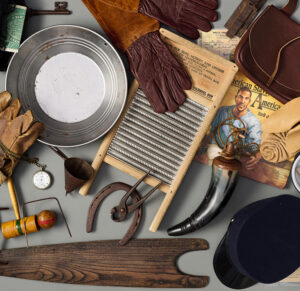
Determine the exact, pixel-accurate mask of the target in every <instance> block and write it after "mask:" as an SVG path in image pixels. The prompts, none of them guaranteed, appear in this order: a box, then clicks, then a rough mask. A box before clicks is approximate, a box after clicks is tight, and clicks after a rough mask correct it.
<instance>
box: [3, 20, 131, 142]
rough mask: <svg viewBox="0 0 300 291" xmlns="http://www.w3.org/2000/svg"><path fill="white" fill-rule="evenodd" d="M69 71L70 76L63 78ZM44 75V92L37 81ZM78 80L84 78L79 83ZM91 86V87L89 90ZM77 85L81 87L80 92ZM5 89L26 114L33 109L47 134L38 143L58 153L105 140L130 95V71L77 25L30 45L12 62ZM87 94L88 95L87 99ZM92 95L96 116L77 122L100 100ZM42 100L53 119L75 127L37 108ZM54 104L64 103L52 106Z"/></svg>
mask: <svg viewBox="0 0 300 291" xmlns="http://www.w3.org/2000/svg"><path fill="white" fill-rule="evenodd" d="M66 43H68V45H66ZM70 60H73V61H72V62H70ZM79 61H80V62H79ZM51 62H54V65H56V66H55V67H53V68H52V67H51V68H49V67H48V65H47V64H49V63H50V64H51ZM82 62H83V63H84V64H86V66H83V65H82ZM52 64H53V63H52ZM36 68H40V69H42V70H41V72H40V70H37V69H36ZM47 68H48V69H47ZM59 68H60V69H59ZM65 69H67V71H68V72H70V74H63V71H64V70H65ZM93 70H94V71H95V73H94V74H92V72H93ZM43 72H44V73H45V75H46V76H44V77H45V79H44V80H45V85H43V86H42V83H40V82H38V83H37V82H36V81H37V78H38V77H39V76H40V74H41V73H43ZM83 72H84V73H83ZM58 73H60V76H61V78H59V79H57V75H58ZM74 76H75V77H77V78H80V79H79V82H76V80H77V79H76V78H75V79H76V80H74V78H73V77H74ZM47 77H48V79H47ZM16 80H17V82H16ZM24 80H26V82H25V81H24ZM46 81H47V82H46ZM63 81H65V82H63ZM88 82H92V84H93V85H90V86H87V85H88V84H89V83H88ZM87 83H88V84H87ZM78 85H82V87H80V86H79V89H80V90H79V89H78ZM5 86H6V89H7V90H8V91H9V92H11V93H12V94H13V96H18V97H19V98H20V100H21V102H22V104H23V108H24V110H27V109H31V110H32V112H33V114H34V116H35V118H36V120H39V121H41V122H43V123H44V125H45V131H44V133H43V134H41V135H40V137H39V139H38V140H39V141H40V142H42V143H44V144H50V145H55V146H58V147H60V146H62V147H74V146H79V145H85V144H87V143H90V142H92V141H95V140H96V139H98V138H99V137H100V136H103V135H104V134H106V133H107V132H108V131H109V129H110V128H111V127H112V126H113V125H114V124H115V122H116V121H117V119H118V118H119V116H120V114H121V112H122V110H123V108H124V105H125V102H126V95H127V77H126V71H125V68H124V65H123V62H122V60H121V58H120V56H119V54H118V53H117V51H116V50H115V48H114V47H113V46H112V45H111V44H110V43H109V42H107V40H106V39H105V38H103V37H102V36H100V35H99V34H97V33H95V32H94V31H91V30H89V29H87V28H84V27H79V26H75V25H56V26H51V27H48V28H45V29H43V30H41V31H38V32H37V33H35V34H34V35H32V36H30V37H29V38H28V39H26V41H24V42H23V43H22V45H21V46H20V49H19V52H18V54H15V55H14V56H13V57H12V60H11V63H10V66H9V68H8V70H7V74H6V85H5ZM95 88H97V89H95ZM39 90H41V91H42V92H40V91H39ZM86 91H88V92H89V93H90V94H87V95H84V96H85V97H84V98H83V93H84V92H86ZM66 93H68V94H66ZM71 93H72V94H71ZM92 93H94V94H95V96H96V97H97V96H98V97H99V98H98V99H97V102H96V106H93V108H92V109H94V110H92V111H90V110H89V111H88V112H89V114H87V115H85V118H83V119H81V120H80V121H79V120H77V121H76V117H77V116H81V117H82V115H84V114H85V113H86V112H87V110H86V107H87V106H90V105H89V104H91V103H93V100H94V99H96V98H93V99H91V96H92V97H93V94H92ZM78 94H79V95H78ZM48 95H49V96H48ZM43 96H47V97H48V99H47V100H46V101H47V102H46V103H47V104H46V105H48V106H53V108H52V111H51V112H52V113H53V112H54V113H56V114H57V111H58V112H61V114H60V117H65V116H66V115H67V117H68V119H69V118H70V119H71V121H67V122H66V121H62V120H60V119H59V118H51V117H50V115H49V112H48V113H47V112H46V109H47V106H46V109H43V106H42V105H44V104H42V103H41V102H39V100H40V99H39V98H42V97H43ZM67 97H69V98H67ZM56 98H57V99H59V100H60V101H59V102H53V101H52V102H51V100H55V99H56ZM70 99H71V101H70ZM83 99H84V102H82V100H83ZM87 100H88V101H87ZM68 101H70V102H68ZM94 103H95V102H94ZM62 104H64V105H63V106H62ZM66 108H67V110H66ZM48 109H49V107H48ZM76 110H77V111H78V112H79V113H78V115H77V114H75V113H74V112H76Z"/></svg>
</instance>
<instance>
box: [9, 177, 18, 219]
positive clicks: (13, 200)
mask: <svg viewBox="0 0 300 291" xmlns="http://www.w3.org/2000/svg"><path fill="white" fill-rule="evenodd" d="M7 188H8V192H9V196H10V200H11V203H12V206H13V209H14V212H15V215H16V219H20V212H19V204H18V199H17V196H16V192H15V188H14V184H13V180H12V178H11V177H9V178H8V179H7Z"/></svg>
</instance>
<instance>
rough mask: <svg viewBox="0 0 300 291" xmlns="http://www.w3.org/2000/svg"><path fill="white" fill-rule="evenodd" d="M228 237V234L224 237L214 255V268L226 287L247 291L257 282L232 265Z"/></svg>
mask: <svg viewBox="0 0 300 291" xmlns="http://www.w3.org/2000/svg"><path fill="white" fill-rule="evenodd" d="M227 235H228V232H227V233H226V234H225V235H224V237H223V239H222V240H221V242H220V244H219V246H218V248H217V250H216V252H215V255H214V260H213V266H214V270H215V273H216V275H217V277H218V278H219V280H220V281H221V282H222V283H223V284H224V285H225V286H227V287H229V288H232V289H245V288H248V287H251V286H253V285H255V284H256V283H257V281H254V280H253V279H251V278H248V277H247V276H245V275H244V274H242V273H240V272H239V271H238V269H237V268H236V267H235V266H234V265H233V264H232V262H231V260H230V258H229V256H228V254H227V246H226V238H227Z"/></svg>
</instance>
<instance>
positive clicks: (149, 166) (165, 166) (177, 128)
mask: <svg viewBox="0 0 300 291" xmlns="http://www.w3.org/2000/svg"><path fill="white" fill-rule="evenodd" d="M208 110H209V109H208V108H207V107H206V106H204V105H201V104H199V103H197V102H195V101H193V100H191V99H187V101H186V102H185V103H184V104H183V105H182V106H180V109H179V110H177V111H176V112H175V113H170V112H167V113H166V114H158V113H155V112H154V111H153V109H152V108H151V106H150V104H149V102H148V100H147V99H146V96H145V95H144V93H143V91H142V90H141V89H138V91H137V93H136V95H135V97H134V99H133V101H132V103H131V105H130V107H129V109H128V111H127V113H126V115H125V117H124V119H123V121H122V123H121V124H120V126H119V129H118V131H117V133H116V135H115V137H114V138H113V140H112V143H111V144H110V147H109V149H108V152H107V154H108V155H110V156H112V157H114V158H116V159H118V160H120V161H122V162H124V163H127V164H129V165H131V166H133V167H135V168H136V169H139V170H141V171H142V172H148V171H149V170H151V173H150V176H152V177H155V178H157V179H158V180H160V181H162V182H164V183H165V184H167V185H171V184H172V182H173V179H174V178H175V176H176V173H177V172H178V169H179V167H180V165H181V164H182V162H183V160H184V157H185V156H186V154H187V151H188V150H189V148H190V146H191V144H192V143H193V140H194V138H195V135H196V133H197V132H198V130H199V128H200V126H201V123H202V122H203V120H204V118H205V116H206V114H207V112H208Z"/></svg>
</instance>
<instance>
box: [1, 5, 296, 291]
mask: <svg viewBox="0 0 300 291" xmlns="http://www.w3.org/2000/svg"><path fill="white" fill-rule="evenodd" d="M166 1H167V0H166ZM53 2H54V0H28V1H27V4H28V5H29V6H30V7H31V8H38V9H52V8H53ZM219 2H221V3H220V9H219V13H220V20H219V21H218V22H217V23H216V24H215V28H222V27H223V26H224V23H225V22H226V20H227V19H228V18H229V17H230V15H231V13H232V12H233V11H234V9H235V8H236V6H237V5H238V3H239V2H240V1H238V0H220V1H219ZM269 2H272V3H274V4H276V5H279V6H282V5H283V4H284V3H285V1H280V0H277V1H269ZM69 8H70V10H72V15H70V16H34V17H32V18H30V19H29V20H28V23H27V28H26V31H25V34H26V36H29V35H31V34H32V33H34V32H36V31H38V30H40V29H42V28H45V27H48V26H51V25H55V24H76V25H81V26H84V27H87V28H89V29H92V30H94V31H96V32H98V33H100V34H101V35H104V33H103V31H102V30H101V28H100V27H99V25H98V23H97V22H96V21H95V20H94V18H93V17H92V15H91V14H90V13H89V11H88V10H87V8H86V7H85V6H84V5H83V4H82V2H81V1H80V0H69ZM294 17H295V19H297V20H298V21H299V20H300V9H299V8H298V10H297V12H296V14H295V16H294ZM4 88H5V73H3V72H1V73H0V90H1V91H2V90H4ZM99 144H100V140H99V141H96V142H94V143H92V144H90V145H87V146H83V147H79V148H73V149H64V152H65V153H66V154H67V155H68V156H77V157H81V158H84V159H86V160H88V161H92V159H93V157H94V155H95V153H96V151H97V149H98V146H99ZM29 155H30V156H37V157H39V158H40V161H41V163H46V164H47V170H48V171H50V172H51V173H52V175H53V178H54V183H53V185H52V187H51V188H49V189H47V190H44V191H41V190H37V189H36V188H35V187H34V186H33V184H32V175H33V174H34V173H35V172H36V171H37V168H35V167H34V166H32V165H28V164H26V163H20V164H19V165H18V166H17V168H16V169H15V172H14V176H13V178H14V184H15V188H16V191H17V194H18V197H19V200H20V203H22V202H25V201H29V200H34V199H39V198H44V197H49V196H55V197H57V198H58V199H59V201H60V202H61V204H62V207H63V209H64V212H65V215H66V217H67V220H68V223H69V226H70V228H71V231H72V234H73V237H72V238H69V236H68V235H67V232H66V229H65V227H64V225H63V222H62V219H61V216H59V217H58V223H57V225H56V226H55V227H53V228H52V229H50V230H48V231H43V230H42V231H40V232H39V233H36V234H32V235H30V236H29V243H30V245H44V244H58V243H65V242H80V241H91V240H104V239H118V238H121V237H122V236H123V235H124V233H125V231H126V230H127V228H128V226H129V224H130V223H131V221H130V220H129V221H127V222H124V223H120V224H117V223H114V222H112V221H111V220H110V218H109V210H110V209H111V207H113V206H114V205H115V204H116V203H117V202H118V201H119V199H120V197H121V195H122V194H121V193H118V194H115V195H112V196H111V197H110V198H109V199H107V200H106V201H105V202H104V204H103V207H102V208H101V211H100V213H99V215H98V217H97V221H98V223H97V227H96V231H95V232H93V233H90V234H87V233H86V232H85V224H86V215H87V209H88V207H89V204H90V202H91V200H92V199H93V198H94V196H95V194H96V193H97V191H99V190H100V189H101V188H102V187H104V186H105V185H107V184H109V183H111V182H115V181H123V182H125V183H131V184H133V183H134V182H135V179H134V178H131V177H129V176H128V175H126V174H124V173H122V172H120V171H118V170H117V169H115V168H113V167H111V166H108V165H106V164H104V165H103V166H102V167H101V169H100V171H99V173H98V175H97V178H96V182H95V183H94V185H93V187H92V189H91V192H90V194H89V195H88V196H87V197H82V196H80V195H78V194H77V193H74V194H72V195H70V196H67V197H65V195H64V172H63V161H62V159H60V158H59V157H58V156H56V155H55V153H54V152H52V151H51V150H50V149H48V148H47V147H46V146H44V145H42V144H38V143H37V144H35V145H34V146H33V147H32V148H31V149H30V150H29ZM210 172H211V170H210V167H209V166H205V165H202V164H199V163H196V162H193V163H192V164H191V167H190V169H189V170H188V172H187V175H186V177H185V179H184V181H183V183H182V184H181V186H180V188H179V190H178V192H177V195H176V197H175V199H174V200H173V203H172V205H171V207H170V208H169V210H168V212H167V214H166V216H165V219H164V220H163V222H162V224H161V226H160V228H159V230H158V231H157V232H156V233H151V232H149V231H148V227H149V225H150V223H151V221H152V219H153V217H154V215H155V213H156V210H157V209H158V207H159V205H160V203H161V200H162V197H163V194H162V193H159V192H158V193H156V194H155V195H154V196H152V197H151V198H150V199H149V200H148V201H147V203H146V205H145V215H144V218H143V221H142V225H141V228H140V230H139V231H138V233H137V235H136V237H138V238H167V237H168V236H167V234H166V229H167V228H168V227H170V226H172V225H174V224H175V223H177V222H179V221H181V220H182V219H184V218H186V217H187V216H188V215H189V214H190V213H191V212H192V211H193V210H194V209H195V206H196V205H198V204H199V203H200V201H201V200H202V199H203V197H204V195H205V192H206V189H207V187H208V184H209V181H210ZM146 188H147V187H146V186H143V189H144V190H146ZM0 192H1V193H0V195H1V202H0V207H4V206H10V205H11V203H10V199H9V195H8V191H7V187H6V185H3V186H2V187H1V188H0ZM284 193H289V194H294V195H296V196H299V193H297V192H296V190H295V188H294V187H293V185H292V183H291V180H290V179H289V181H288V183H287V187H286V189H285V190H279V189H276V188H274V187H270V186H266V185H263V184H259V183H256V182H253V181H250V180H248V179H245V178H240V179H239V181H238V184H237V187H236V190H235V192H234V195H233V197H232V198H231V201H230V202H229V204H228V206H227V207H226V208H225V210H224V211H223V212H222V213H221V214H220V215H219V216H218V217H217V218H216V219H215V220H214V221H213V222H211V223H210V224H209V225H208V226H207V227H205V228H203V229H201V230H200V231H198V232H195V233H193V234H190V235H187V236H186V237H192V238H205V239H207V240H208V242H209V244H210V248H209V250H207V251H202V252H201V251H199V252H193V253H188V254H185V255H183V256H182V257H181V258H180V259H179V267H180V269H181V270H182V271H184V272H187V273H190V274H195V275H202V274H204V275H209V276H210V283H209V285H208V286H207V287H206V288H205V289H204V290H225V289H227V287H225V286H223V285H222V284H221V283H220V282H219V280H218V279H217V277H216V275H215V273H214V271H213V267H212V259H213V254H214V252H215V249H216V247H217V245H218V243H219V241H220V239H221V238H222V236H223V235H224V233H225V232H226V228H227V226H228V223H229V221H230V218H231V217H232V216H233V215H234V213H235V212H236V211H238V210H239V209H240V208H241V207H243V206H244V205H247V204H249V203H251V202H253V201H256V200H258V199H262V198H267V197H271V196H274V195H279V194H284ZM43 209H53V210H55V209H57V208H56V205H55V203H54V202H52V201H50V202H41V203H39V204H34V205H32V206H28V207H27V208H26V212H27V215H31V214H37V213H39V212H40V211H41V210H43ZM0 217H1V221H8V220H12V219H14V213H13V210H12V209H11V210H9V211H5V212H1V214H0ZM0 243H1V247H2V248H16V247H23V246H25V239H24V237H19V238H16V239H11V240H9V241H6V242H5V241H4V240H3V238H2V237H1V240H0ZM20 259H21V258H20ZM112 288H113V289H112ZM268 288H270V286H267V285H262V284H257V285H256V286H254V287H252V288H251V290H268ZM272 288H274V289H275V290H290V291H292V290H299V287H295V286H293V287H291V286H289V287H286V286H279V285H278V284H275V285H272ZM41 289H42V290H43V291H48V290H65V291H67V290H72V291H75V290H78V291H79V290H81V291H82V290H91V291H92V290H115V289H120V290H130V289H131V288H121V287H120V288H116V287H98V286H96V287H94V286H80V285H67V284H54V283H45V282H38V281H28V280H21V279H12V278H6V277H0V290H6V291H9V290H24V291H25V290H31V291H34V290H41ZM139 289H140V290H144V288H139ZM145 290H146V289H145Z"/></svg>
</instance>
